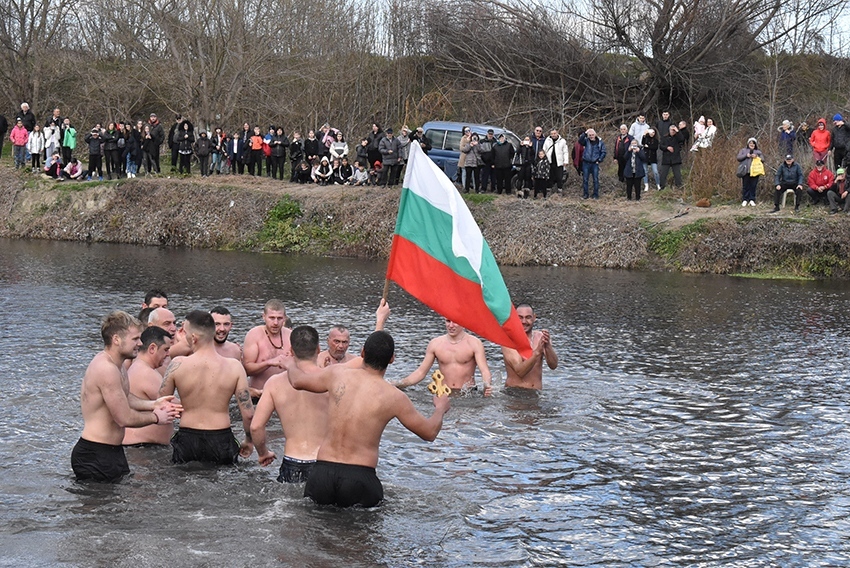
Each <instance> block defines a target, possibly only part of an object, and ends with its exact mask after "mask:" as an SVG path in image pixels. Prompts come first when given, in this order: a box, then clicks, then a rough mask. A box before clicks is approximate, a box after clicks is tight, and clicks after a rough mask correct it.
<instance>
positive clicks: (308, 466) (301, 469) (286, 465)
mask: <svg viewBox="0 0 850 568" xmlns="http://www.w3.org/2000/svg"><path fill="white" fill-rule="evenodd" d="M314 463H316V460H297V459H295V458H290V457H288V456H283V462H282V463H281V464H280V475H278V476H277V480H278V481H280V482H281V483H284V482H285V483H304V482H305V481H307V478H308V477H310V472H311V471H312V470H313V464H314Z"/></svg>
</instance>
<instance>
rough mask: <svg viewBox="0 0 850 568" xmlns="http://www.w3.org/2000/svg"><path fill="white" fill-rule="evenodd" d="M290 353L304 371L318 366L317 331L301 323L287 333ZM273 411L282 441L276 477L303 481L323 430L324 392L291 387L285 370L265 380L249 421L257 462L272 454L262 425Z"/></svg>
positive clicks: (268, 461)
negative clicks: (290, 346) (277, 419)
mask: <svg viewBox="0 0 850 568" xmlns="http://www.w3.org/2000/svg"><path fill="white" fill-rule="evenodd" d="M289 339H290V342H291V345H292V353H293V355H294V357H295V360H296V361H298V362H299V364H300V365H301V368H302V369H304V370H305V371H313V370H316V369H318V368H319V367H318V365H316V357H317V355H318V353H319V334H318V332H317V331H316V330H315V329H313V328H312V327H309V326H306V325H302V326H299V327H296V328H295V329H293V330H292V335H291V336H290V338H289ZM272 412H277V415H278V418H280V426H281V428H282V429H283V435H284V436H286V444H284V447H283V462H282V463H281V465H280V474H279V475H278V478H277V480H278V481H280V482H281V483H283V482H284V481H285V482H287V483H302V482H304V481H307V478H308V477H309V475H310V470H312V469H313V464H314V463H316V455H317V454H318V453H319V445H321V443H322V440H323V439H324V438H325V434H326V433H327V421H328V394H327V393H321V394H317V393H313V392H307V391H303V390H295V389H294V388H292V385H290V384H289V376H288V375H287V372H286V371H284V372H283V373H279V374H277V375H273V376H272V377H270V378H269V380H267V381H266V387H265V388H264V389H263V396H261V397H260V402H259V403H258V404H257V410H256V412H255V413H254V420H252V421H251V436H252V437H253V440H254V445H255V446H256V448H257V456H258V457H259V462H260V464H261V465H263V466H267V465H269V464H271V463H272V462H273V461H274V459H275V455H274V453H273V452H271V451H269V449H268V448H267V447H266V424H268V421H269V418H271V416H272Z"/></svg>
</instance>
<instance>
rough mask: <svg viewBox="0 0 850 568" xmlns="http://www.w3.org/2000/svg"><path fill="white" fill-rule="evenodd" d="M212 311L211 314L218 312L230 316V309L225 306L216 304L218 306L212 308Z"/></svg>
mask: <svg viewBox="0 0 850 568" xmlns="http://www.w3.org/2000/svg"><path fill="white" fill-rule="evenodd" d="M210 313H211V314H218V315H220V316H229V315H230V310H228V309H227V308H225V307H224V306H216V307H214V308H213V309H211V310H210Z"/></svg>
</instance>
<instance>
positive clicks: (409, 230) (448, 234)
mask: <svg viewBox="0 0 850 568" xmlns="http://www.w3.org/2000/svg"><path fill="white" fill-rule="evenodd" d="M395 233H396V234H397V235H399V236H401V237H404V238H405V239H407V240H409V241H410V242H412V243H414V244H415V245H416V246H418V247H419V248H421V249H422V250H423V251H424V252H425V253H426V254H428V255H430V256H432V257H433V258H435V259H436V260H438V261H439V262H442V263H443V264H445V265H446V266H448V267H449V268H450V269H451V270H452V271H453V272H455V273H456V274H457V275H458V276H461V277H463V278H466V279H468V280H471V281H472V282H477V283H479V284H481V282H480V281H479V279H478V275H477V274H476V273H475V270H473V269H472V265H470V263H469V261H468V260H467V259H466V258H464V257H460V258H458V257H456V256H455V255H454V253H453V252H452V216H451V215H450V214H448V213H446V212H445V211H442V210H440V209H438V208H436V207H434V206H433V205H431V204H430V203H429V202H428V201H427V200H425V199H424V198H422V197H421V196H419V195H417V194H416V193H414V192H413V191H410V190H409V189H407V188H404V189H402V194H401V202H400V203H399V209H398V220H397V221H396V228H395ZM483 246H484V250H483V251H482V255H481V277H482V278H483V279H484V286H483V290H482V293H483V298H484V302H485V303H486V304H487V307H489V308H490V311H491V312H493V315H494V316H495V318H496V319H497V320H498V321H499V324H504V323H505V321H507V319H508V317H509V316H510V314H511V298H510V295H509V294H508V290H507V288H506V287H505V282H504V280H503V279H502V273H501V272H500V271H499V267H498V265H497V264H496V259H495V258H494V257H493V253H492V252H491V251H490V247H489V246H487V243H486V241H485V242H484V245H483ZM434 285H435V286H439V283H438V282H435V283H434Z"/></svg>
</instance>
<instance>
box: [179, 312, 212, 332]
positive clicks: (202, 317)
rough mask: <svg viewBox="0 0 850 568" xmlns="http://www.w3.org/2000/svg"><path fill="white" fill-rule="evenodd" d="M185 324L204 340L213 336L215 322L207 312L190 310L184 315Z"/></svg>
mask: <svg viewBox="0 0 850 568" xmlns="http://www.w3.org/2000/svg"><path fill="white" fill-rule="evenodd" d="M185 323H188V324H189V325H191V326H192V332H193V333H197V334H198V335H200V336H202V337H204V338H210V337H212V336H213V335H215V320H213V317H212V315H211V314H210V313H209V312H205V311H203V310H192V311H191V312H189V313H188V314H186V318H185Z"/></svg>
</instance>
